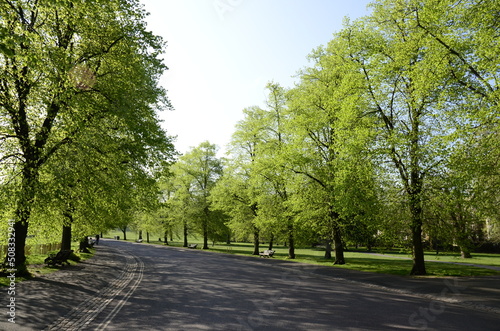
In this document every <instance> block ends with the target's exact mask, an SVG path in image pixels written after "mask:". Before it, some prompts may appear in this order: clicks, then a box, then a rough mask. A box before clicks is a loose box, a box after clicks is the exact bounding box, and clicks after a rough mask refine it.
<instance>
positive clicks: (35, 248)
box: [0, 243, 61, 260]
mask: <svg viewBox="0 0 500 331" xmlns="http://www.w3.org/2000/svg"><path fill="white" fill-rule="evenodd" d="M24 249H25V252H24V253H25V254H26V255H31V254H42V255H45V254H48V253H49V252H51V251H55V250H59V249H61V243H57V244H38V245H28V246H26V247H25V248H24ZM5 254H7V245H1V246H0V260H3V258H4V257H5Z"/></svg>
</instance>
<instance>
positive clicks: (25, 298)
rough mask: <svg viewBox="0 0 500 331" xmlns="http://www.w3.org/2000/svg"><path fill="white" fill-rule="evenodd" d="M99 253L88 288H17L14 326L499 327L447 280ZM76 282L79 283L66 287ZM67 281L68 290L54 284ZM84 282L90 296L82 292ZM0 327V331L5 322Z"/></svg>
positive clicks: (140, 252) (127, 249)
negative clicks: (413, 283) (421, 286)
mask: <svg viewBox="0 0 500 331" xmlns="http://www.w3.org/2000/svg"><path fill="white" fill-rule="evenodd" d="M103 245H105V247H99V248H98V251H99V250H101V252H100V253H98V254H96V257H95V258H94V259H92V260H91V261H90V262H87V261H86V262H85V263H84V264H88V265H87V266H86V267H85V270H87V269H93V270H96V271H97V270H98V272H97V274H95V276H94V277H95V281H93V282H92V279H91V278H92V275H91V274H88V275H87V276H85V274H84V273H82V272H81V273H79V274H78V271H71V270H67V271H60V272H58V273H57V274H59V275H55V276H52V277H58V278H54V279H50V281H49V280H48V279H47V280H43V279H40V280H38V281H32V282H26V283H25V284H20V286H19V293H20V294H19V307H18V308H19V309H18V317H19V319H18V323H17V327H21V326H24V328H22V329H23V330H24V329H25V330H65V331H67V330H120V331H121V330H179V331H180V330H186V331H187V330H190V331H191V330H231V331H235V330H259V331H260V330H273V331H277V330H308V331H309V330H391V329H392V330H499V329H500V327H499V326H500V317H499V316H500V315H499V311H500V307H497V306H496V302H495V301H492V302H493V304H494V305H495V307H496V308H495V307H493V309H490V308H491V307H489V308H488V307H485V309H471V307H467V306H464V305H463V304H457V299H459V297H460V293H461V292H462V291H465V289H464V288H462V287H461V285H460V283H457V282H455V281H453V280H446V281H443V280H439V281H438V282H435V284H440V285H439V286H437V287H435V290H434V289H433V291H434V292H432V293H435V295H434V296H429V295H421V294H414V293H411V292H412V291H411V289H410V291H407V290H405V289H402V288H401V287H399V289H397V290H395V289H392V288H390V287H388V286H387V284H386V285H383V286H382V285H380V284H377V285H375V284H374V282H373V281H369V280H370V279H369V277H366V276H363V277H361V276H356V275H359V273H355V272H352V271H348V270H341V269H336V268H335V269H334V268H317V267H315V266H307V265H303V264H298V263H293V262H287V261H278V260H273V259H260V258H254V257H240V256H232V255H225V254H218V253H212V252H204V251H201V250H188V249H181V248H173V247H163V246H152V245H146V244H132V243H126V242H118V241H112V240H107V241H103ZM99 263H101V265H99ZM325 270H326V271H325ZM76 275H80V276H77V277H76V280H75V276H76ZM388 277H389V276H388ZM69 278H71V281H74V283H71V285H69V284H66V285H64V284H65V283H67V282H68V279H69ZM378 278H379V279H380V277H378ZM92 283H94V284H96V286H95V288H94V289H92V288H91V286H88V284H92ZM41 285H43V287H42V286H41ZM64 286H65V287H64ZM40 288H43V289H44V290H45V291H47V292H49V293H47V292H40V291H41V290H40ZM35 289H37V290H36V292H37V293H38V294H39V295H38V297H37V296H36V295H34V293H33V291H34V290H35ZM97 289H98V290H97ZM458 301H459V300H458ZM23 303H24V305H25V306H23ZM28 306H31V308H29V307H28ZM476 308H477V307H476ZM486 308H487V309H486ZM23 314H24V315H23ZM2 322H3V321H2ZM2 322H0V329H1V330H5V329H6V328H5V326H6V325H7V324H5V323H2ZM42 325H43V327H41V326H42ZM19 329H20V330H21V328H19Z"/></svg>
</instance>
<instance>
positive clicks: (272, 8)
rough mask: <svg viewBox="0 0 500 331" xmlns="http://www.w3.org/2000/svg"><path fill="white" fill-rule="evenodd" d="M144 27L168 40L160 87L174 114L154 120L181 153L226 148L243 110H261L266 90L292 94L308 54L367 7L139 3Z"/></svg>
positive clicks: (248, 0) (294, 2) (336, 1)
mask: <svg viewBox="0 0 500 331" xmlns="http://www.w3.org/2000/svg"><path fill="white" fill-rule="evenodd" d="M141 1H142V3H143V4H144V5H145V9H146V11H148V12H149V13H150V16H148V18H147V22H148V28H149V29H150V30H151V31H153V33H155V34H157V35H161V36H162V37H163V38H164V39H165V41H167V48H166V52H165V63H166V64H167V66H168V67H169V70H168V71H167V72H166V73H165V75H164V76H163V78H162V80H161V84H162V86H164V87H165V88H166V89H167V90H168V95H169V98H170V100H171V101H172V104H173V106H174V108H175V110H174V111H172V112H168V111H164V112H162V113H161V115H160V117H161V118H162V119H163V120H164V124H163V125H164V127H165V128H166V129H167V132H168V133H169V134H170V135H177V136H178V138H177V142H176V147H177V149H178V150H179V151H180V152H181V153H185V152H186V151H188V150H189V148H190V147H192V146H197V145H199V144H200V143H201V142H203V141H205V140H208V141H210V142H211V143H215V144H217V145H218V146H219V147H220V150H221V154H222V153H223V152H224V150H225V145H226V144H227V143H228V142H229V140H230V138H231V134H232V133H233V131H234V126H235V124H236V123H237V122H238V121H239V120H241V119H242V118H243V117H242V110H243V109H244V108H246V107H250V106H254V105H259V106H263V104H264V99H265V97H266V95H265V85H266V83H267V82H269V81H275V82H277V83H280V84H281V85H283V86H285V87H292V86H293V83H294V80H295V79H294V78H293V76H295V75H296V73H297V71H298V70H300V69H301V68H304V67H305V66H307V65H308V61H307V58H306V57H307V55H308V54H309V53H310V52H311V51H312V50H313V49H314V48H316V47H318V46H319V45H324V44H326V43H327V42H328V41H329V40H330V39H331V38H332V34H333V33H334V32H336V31H338V30H340V29H341V27H342V21H343V19H344V17H346V16H348V17H350V18H351V19H354V18H358V17H361V16H365V15H367V14H368V10H367V9H366V5H367V4H368V3H369V1H368V0H141Z"/></svg>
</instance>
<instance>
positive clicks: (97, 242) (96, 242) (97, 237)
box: [95, 234, 99, 245]
mask: <svg viewBox="0 0 500 331" xmlns="http://www.w3.org/2000/svg"><path fill="white" fill-rule="evenodd" d="M95 244H96V245H99V235H98V234H96V235H95Z"/></svg>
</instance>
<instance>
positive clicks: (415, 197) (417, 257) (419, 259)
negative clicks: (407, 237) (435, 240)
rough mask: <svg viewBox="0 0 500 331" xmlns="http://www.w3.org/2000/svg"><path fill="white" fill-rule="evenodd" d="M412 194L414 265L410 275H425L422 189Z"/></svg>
mask: <svg viewBox="0 0 500 331" xmlns="http://www.w3.org/2000/svg"><path fill="white" fill-rule="evenodd" d="M417 193H418V194H412V195H410V211H411V216H412V224H411V232H412V233H411V235H412V244H413V266H412V269H411V272H410V275H415V276H417V275H418V276H423V275H426V274H427V271H426V270H425V260H424V245H423V244H422V207H421V202H420V197H419V196H420V191H418V192H417Z"/></svg>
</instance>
